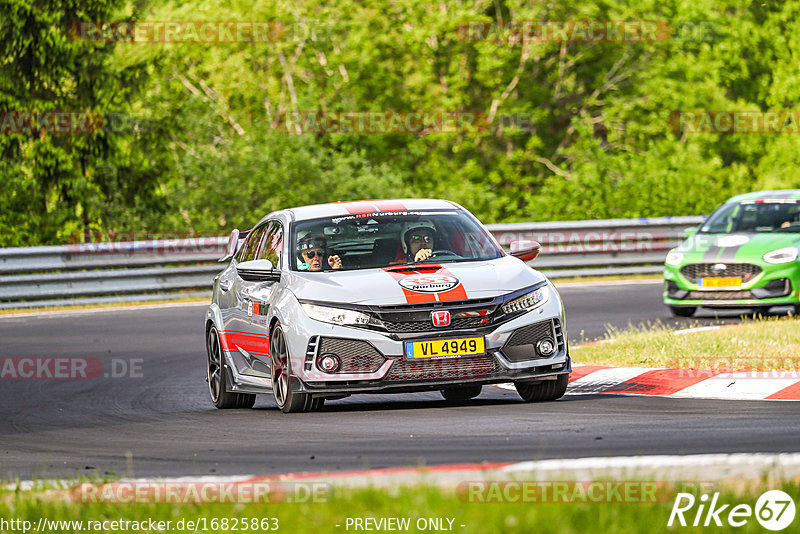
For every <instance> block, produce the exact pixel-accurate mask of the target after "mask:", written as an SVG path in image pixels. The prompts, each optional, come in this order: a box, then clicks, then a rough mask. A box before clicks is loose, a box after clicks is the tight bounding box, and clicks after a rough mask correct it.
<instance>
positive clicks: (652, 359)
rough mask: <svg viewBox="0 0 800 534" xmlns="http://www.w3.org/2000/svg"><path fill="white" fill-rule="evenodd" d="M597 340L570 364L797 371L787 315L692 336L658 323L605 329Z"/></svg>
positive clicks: (796, 325)
mask: <svg viewBox="0 0 800 534" xmlns="http://www.w3.org/2000/svg"><path fill="white" fill-rule="evenodd" d="M696 326H698V327H701V325H699V324H697V325H696ZM602 341H604V342H601V343H598V344H593V345H588V346H583V347H581V348H580V349H578V350H577V351H575V353H574V358H575V360H576V361H577V362H579V363H582V364H591V365H608V366H612V367H670V368H679V369H708V370H716V371H722V372H736V371H770V370H779V371H800V319H798V318H796V317H791V316H789V317H769V318H763V319H748V318H745V319H743V320H742V323H741V324H738V325H728V326H724V327H722V328H719V329H716V330H701V331H695V332H681V331H676V330H674V329H671V328H668V327H666V326H664V325H663V324H660V323H655V324H650V325H643V326H640V327H634V326H631V327H629V328H628V329H627V330H614V329H612V330H610V331H609V332H608V333H607V334H606V337H605V338H604V340H602Z"/></svg>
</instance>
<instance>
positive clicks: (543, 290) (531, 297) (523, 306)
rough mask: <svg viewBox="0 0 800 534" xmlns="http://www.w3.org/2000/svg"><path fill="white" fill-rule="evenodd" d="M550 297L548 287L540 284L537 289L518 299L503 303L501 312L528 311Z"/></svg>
mask: <svg viewBox="0 0 800 534" xmlns="http://www.w3.org/2000/svg"><path fill="white" fill-rule="evenodd" d="M549 298H550V289H549V288H548V287H547V286H542V287H540V288H539V289H536V290H534V291H531V292H530V293H528V294H527V295H524V296H522V297H520V298H518V299H514V300H512V301H510V302H507V303H505V304H503V313H505V314H510V313H517V312H521V311H530V310H532V309H534V308H538V307H539V306H541V305H542V304H544V303H545V302H547V299H549Z"/></svg>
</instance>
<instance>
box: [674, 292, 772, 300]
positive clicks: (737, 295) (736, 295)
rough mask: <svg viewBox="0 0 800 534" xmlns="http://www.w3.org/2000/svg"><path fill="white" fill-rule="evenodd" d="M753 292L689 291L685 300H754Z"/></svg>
mask: <svg viewBox="0 0 800 534" xmlns="http://www.w3.org/2000/svg"><path fill="white" fill-rule="evenodd" d="M754 298H758V297H756V296H755V295H753V292H752V291H739V290H736V291H689V293H688V294H687V295H686V297H685V299H689V300H736V299H754Z"/></svg>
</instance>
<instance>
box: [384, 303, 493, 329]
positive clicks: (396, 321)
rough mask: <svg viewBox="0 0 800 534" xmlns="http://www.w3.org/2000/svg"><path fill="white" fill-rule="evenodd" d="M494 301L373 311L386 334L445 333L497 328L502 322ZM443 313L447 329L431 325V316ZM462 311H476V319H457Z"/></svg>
mask: <svg viewBox="0 0 800 534" xmlns="http://www.w3.org/2000/svg"><path fill="white" fill-rule="evenodd" d="M498 304H499V301H498V300H497V299H494V298H488V299H472V300H464V301H460V302H430V303H425V304H409V305H402V306H380V307H377V308H374V316H375V317H376V318H378V319H380V320H381V322H382V323H383V324H384V326H385V327H386V331H387V332H389V333H392V334H410V333H414V332H447V331H448V330H462V329H468V330H472V329H475V328H481V327H487V326H492V325H497V324H499V323H501V322H504V321H505V320H506V317H504V316H503V314H502V310H500V307H499V306H498ZM440 310H447V311H449V312H450V316H451V321H450V324H449V325H448V326H433V322H432V321H431V313H432V312H434V311H440ZM465 312H473V313H475V312H480V313H481V315H480V316H475V317H458V314H460V313H465Z"/></svg>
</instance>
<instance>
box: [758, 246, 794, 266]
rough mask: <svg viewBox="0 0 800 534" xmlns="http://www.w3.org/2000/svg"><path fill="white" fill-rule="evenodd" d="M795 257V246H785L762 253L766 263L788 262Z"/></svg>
mask: <svg viewBox="0 0 800 534" xmlns="http://www.w3.org/2000/svg"><path fill="white" fill-rule="evenodd" d="M796 259H797V247H786V248H779V249H778V250H773V251H772V252H767V253H766V254H764V261H765V262H767V263H789V262H790V261H794V260H796Z"/></svg>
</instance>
